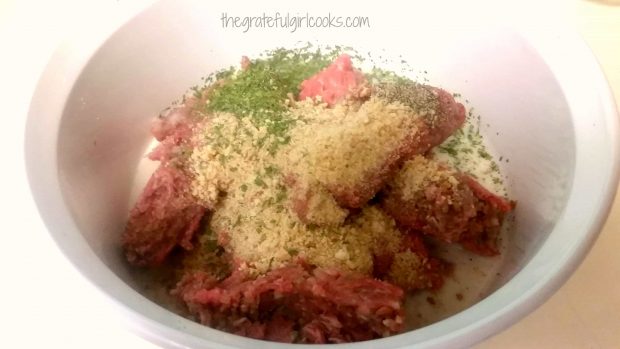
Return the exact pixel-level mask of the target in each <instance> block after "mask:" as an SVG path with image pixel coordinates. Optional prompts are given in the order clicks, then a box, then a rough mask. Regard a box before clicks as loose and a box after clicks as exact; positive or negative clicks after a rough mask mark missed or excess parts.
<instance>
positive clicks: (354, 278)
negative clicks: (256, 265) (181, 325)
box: [173, 264, 404, 343]
mask: <svg viewBox="0 0 620 349" xmlns="http://www.w3.org/2000/svg"><path fill="white" fill-rule="evenodd" d="M173 294H175V295H177V296H178V297H180V298H181V299H182V300H183V301H184V302H185V303H186V304H187V306H188V308H189V310H190V312H191V313H193V314H195V315H196V316H197V317H198V319H199V320H200V322H201V323H203V324H205V325H208V326H211V327H214V328H217V329H221V330H225V331H228V332H231V333H235V334H239V335H243V336H248V337H252V338H257V339H267V340H273V341H279V342H299V343H342V342H352V341H361V340H369V339H373V338H378V337H383V336H387V335H390V334H395V333H398V332H399V331H401V330H402V328H403V316H404V312H403V311H404V310H403V297H404V292H403V290H402V289H401V288H399V287H397V286H394V285H391V284H389V283H386V282H383V281H379V280H376V279H373V278H371V277H366V276H362V275H356V274H352V273H346V272H342V271H338V270H334V269H321V268H316V269H312V268H310V267H308V266H302V265H299V264H295V265H291V266H288V267H283V268H279V269H275V270H272V271H270V272H268V273H267V274H265V275H263V276H260V277H258V278H251V277H249V276H247V275H246V274H245V273H243V272H239V271H237V272H235V273H233V274H232V275H231V276H230V277H228V278H227V279H225V280H223V281H218V280H217V279H215V278H213V277H212V276H210V275H209V274H207V273H205V272H194V273H190V274H188V275H186V276H185V277H184V278H183V279H182V280H181V281H180V282H179V284H178V285H177V288H176V289H175V290H174V291H173Z"/></svg>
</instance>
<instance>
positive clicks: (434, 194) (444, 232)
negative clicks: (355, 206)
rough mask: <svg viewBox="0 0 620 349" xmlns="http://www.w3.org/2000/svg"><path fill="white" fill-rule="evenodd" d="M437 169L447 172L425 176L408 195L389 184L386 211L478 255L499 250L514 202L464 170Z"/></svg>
mask: <svg viewBox="0 0 620 349" xmlns="http://www.w3.org/2000/svg"><path fill="white" fill-rule="evenodd" d="M428 161H431V160H428ZM421 171H422V170H420V171H419V172H421ZM440 171H443V172H445V173H449V174H450V175H449V176H447V175H446V176H437V175H435V174H431V175H429V176H427V178H426V180H428V182H426V183H425V185H424V186H423V188H421V189H420V190H419V191H418V192H417V193H415V195H413V196H412V197H411V198H410V199H404V198H403V196H404V193H403V189H402V187H399V186H397V185H388V187H387V188H386V190H385V193H384V195H383V204H382V205H383V207H384V209H385V211H386V213H388V214H389V215H390V216H392V217H393V218H394V219H395V220H396V221H397V222H398V223H399V225H401V226H402V227H405V228H407V229H411V230H413V231H419V232H422V233H424V234H427V235H430V236H433V237H436V238H438V239H440V240H443V241H446V242H450V243H453V242H458V243H461V244H462V245H463V246H464V247H465V248H467V249H468V250H470V251H472V252H475V253H477V254H480V255H484V256H494V255H497V254H499V250H498V247H497V237H498V235H499V233H500V229H501V225H502V222H503V219H504V216H505V214H506V213H508V212H510V211H511V210H512V209H513V208H514V203H513V202H510V201H508V200H506V199H504V198H502V197H499V196H497V195H495V194H493V193H491V192H489V191H488V190H487V189H485V188H484V187H482V185H480V184H479V183H478V182H477V181H476V180H474V179H473V178H471V177H469V176H467V175H465V174H462V173H458V172H456V171H452V170H449V169H447V168H443V169H442V170H440ZM455 182H456V183H455Z"/></svg>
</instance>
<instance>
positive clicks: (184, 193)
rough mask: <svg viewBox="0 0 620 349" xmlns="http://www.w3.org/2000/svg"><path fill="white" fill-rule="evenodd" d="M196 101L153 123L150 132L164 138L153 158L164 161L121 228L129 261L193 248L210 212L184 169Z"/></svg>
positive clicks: (149, 261)
mask: <svg viewBox="0 0 620 349" xmlns="http://www.w3.org/2000/svg"><path fill="white" fill-rule="evenodd" d="M195 103H196V101H195V100H193V99H188V100H187V101H186V102H185V104H183V105H182V106H180V107H177V108H174V109H172V110H171V111H170V112H169V113H168V114H167V115H166V117H164V118H158V119H156V120H155V122H154V123H153V125H152V128H151V132H152V133H153V135H154V136H155V138H156V139H157V140H159V141H160V143H159V145H158V146H157V147H156V148H155V149H154V150H153V151H152V152H151V153H150V154H149V158H150V159H152V160H155V161H160V162H161V164H160V166H159V167H158V168H157V170H156V171H155V172H154V173H153V175H152V176H151V178H150V179H149V181H148V183H147V185H146V187H145V188H144V190H143V192H142V194H141V195H140V197H139V198H138V201H137V203H136V204H135V206H134V208H133V209H132V210H131V212H130V214H129V220H128V222H127V225H126V227H125V231H124V233H123V237H122V238H123V247H124V249H125V254H126V256H127V260H128V261H129V262H130V263H131V264H134V265H137V266H154V265H158V264H160V263H161V262H162V261H163V260H164V259H165V258H166V256H167V255H168V254H169V253H170V251H171V250H172V249H173V248H174V247H175V246H177V245H179V246H181V247H182V248H184V249H187V250H189V249H191V248H192V242H191V240H192V237H193V235H194V232H195V231H196V229H198V226H199V224H200V220H201V219H202V217H203V216H204V214H205V212H206V209H205V208H204V207H202V206H200V205H198V204H197V203H196V200H195V199H194V197H193V196H192V195H191V193H190V185H191V178H190V177H189V175H188V172H187V171H186V170H185V167H186V162H187V158H188V156H189V154H190V153H191V149H192V145H191V137H192V132H193V131H192V130H193V127H194V125H195V124H196V123H197V122H198V118H197V117H196V116H195V115H193V114H192V106H193V105H194V104H195Z"/></svg>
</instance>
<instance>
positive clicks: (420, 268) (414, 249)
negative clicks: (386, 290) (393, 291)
mask: <svg viewBox="0 0 620 349" xmlns="http://www.w3.org/2000/svg"><path fill="white" fill-rule="evenodd" d="M407 255H409V256H415V261H417V262H418V263H415V264H408V265H407V266H406V267H407V269H408V272H403V270H397V268H402V267H403V266H398V265H395V260H396V261H397V262H396V263H398V262H399V261H401V260H402V259H403V258H402V257H403V256H407ZM410 259H411V258H410ZM449 269H450V265H449V264H448V263H447V262H446V261H443V260H441V259H439V258H436V257H433V256H431V255H430V253H429V251H428V249H427V247H426V244H425V243H424V240H423V239H422V236H421V235H420V234H419V233H416V232H413V231H409V232H406V234H405V235H404V237H403V239H402V242H401V245H400V250H399V251H397V252H396V253H378V254H375V255H374V256H373V276H375V277H376V278H379V279H381V280H386V281H389V282H391V283H394V284H396V285H398V286H400V287H402V288H403V289H404V290H406V291H416V290H424V289H430V290H438V289H440V288H441V286H443V283H444V277H445V275H446V274H447V273H448V272H449Z"/></svg>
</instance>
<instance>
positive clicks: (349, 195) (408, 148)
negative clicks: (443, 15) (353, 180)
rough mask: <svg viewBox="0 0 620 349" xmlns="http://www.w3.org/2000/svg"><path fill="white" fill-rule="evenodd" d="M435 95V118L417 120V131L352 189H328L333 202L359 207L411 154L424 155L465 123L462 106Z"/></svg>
mask: <svg viewBox="0 0 620 349" xmlns="http://www.w3.org/2000/svg"><path fill="white" fill-rule="evenodd" d="M437 91H438V94H439V107H438V109H437V115H438V117H437V118H436V119H435V120H434V121H433V122H430V121H429V120H428V119H427V118H423V117H419V118H418V119H417V131H416V132H415V133H412V134H409V135H408V137H407V138H406V139H405V140H404V141H403V143H402V144H401V145H400V146H399V147H398V148H397V149H396V150H395V151H394V153H393V154H392V155H391V156H390V157H389V158H388V160H387V161H386V162H385V163H383V164H382V165H381V166H379V167H378V170H377V171H375V172H373V173H369V174H367V178H366V180H365V181H363V182H362V183H358V184H357V185H355V186H352V187H344V186H338V187H332V188H328V189H329V191H330V192H331V194H332V195H333V197H334V199H336V201H337V202H338V204H340V205H341V206H342V207H348V208H359V207H362V206H364V205H365V204H366V203H367V202H368V200H370V199H372V198H373V197H374V196H375V194H377V192H378V191H379V190H381V188H383V186H384V185H385V183H386V181H388V180H389V179H390V178H391V177H392V176H393V175H394V172H395V171H397V170H398V168H399V167H400V166H401V165H402V164H403V162H405V161H406V160H407V159H410V158H411V157H413V156H414V155H418V154H424V153H426V152H427V151H429V150H430V149H431V148H433V147H434V146H436V145H439V144H441V143H442V142H443V141H444V140H446V138H448V137H449V136H450V135H451V134H452V133H453V132H454V131H456V130H457V129H458V128H459V127H461V125H463V123H464V122H465V107H463V105H462V104H461V103H458V102H456V101H455V100H454V98H453V97H452V95H450V94H449V93H447V92H446V91H444V90H440V89H437Z"/></svg>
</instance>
